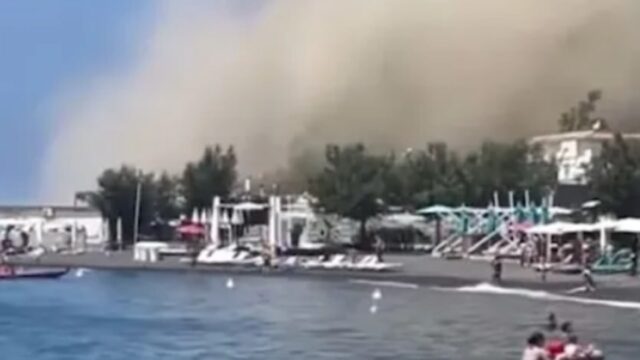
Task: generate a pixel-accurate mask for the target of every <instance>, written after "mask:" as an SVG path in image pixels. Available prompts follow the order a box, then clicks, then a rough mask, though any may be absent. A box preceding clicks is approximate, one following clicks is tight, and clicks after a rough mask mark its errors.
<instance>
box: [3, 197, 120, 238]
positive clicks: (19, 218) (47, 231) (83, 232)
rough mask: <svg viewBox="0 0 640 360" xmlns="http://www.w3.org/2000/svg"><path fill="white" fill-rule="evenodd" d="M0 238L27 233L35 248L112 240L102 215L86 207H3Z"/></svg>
mask: <svg viewBox="0 0 640 360" xmlns="http://www.w3.org/2000/svg"><path fill="white" fill-rule="evenodd" d="M0 232H1V233H0V236H2V237H3V238H5V237H13V238H15V237H16V236H15V234H14V236H11V235H12V234H10V233H16V232H24V233H26V234H27V235H28V236H29V239H30V240H29V244H30V245H32V246H44V247H54V246H55V247H56V248H60V247H63V246H73V247H78V246H82V247H84V246H101V245H103V244H104V243H105V242H106V241H107V239H108V231H107V227H106V222H105V221H104V219H103V218H102V215H101V214H100V212H98V211H97V210H95V209H92V208H90V207H85V206H77V207H73V206H2V205H0Z"/></svg>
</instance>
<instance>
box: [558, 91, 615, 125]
mask: <svg viewBox="0 0 640 360" xmlns="http://www.w3.org/2000/svg"><path fill="white" fill-rule="evenodd" d="M600 99H602V91H600V90H591V91H589V93H588V94H587V99H586V101H585V100H583V101H580V102H579V103H578V106H577V107H575V106H574V107H572V108H571V110H569V111H568V112H565V113H562V115H561V116H560V120H558V125H559V127H560V131H562V132H569V131H580V130H590V129H593V127H594V126H595V125H596V124H597V123H600V124H601V125H604V126H606V123H605V121H604V120H603V119H601V118H594V117H593V114H594V113H595V111H596V105H597V102H598V101H600Z"/></svg>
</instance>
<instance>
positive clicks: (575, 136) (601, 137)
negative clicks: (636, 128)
mask: <svg viewBox="0 0 640 360" xmlns="http://www.w3.org/2000/svg"><path fill="white" fill-rule="evenodd" d="M614 137H615V133H613V132H611V131H609V130H597V129H594V130H586V131H573V132H566V133H557V134H550V135H542V136H536V137H533V138H531V139H530V140H529V143H530V144H533V145H537V146H539V147H540V149H541V151H542V155H543V157H544V159H545V160H547V161H551V162H554V163H555V164H556V165H557V167H558V189H557V192H556V204H557V205H559V206H567V207H576V206H579V205H581V204H582V203H583V202H585V201H588V200H589V199H588V194H587V189H586V185H587V182H588V179H587V172H588V169H589V166H590V165H591V164H592V162H593V160H594V159H595V158H596V157H597V156H598V155H600V153H601V151H602V147H603V145H604V144H605V143H606V142H609V141H612V140H613V139H614ZM623 137H624V138H625V139H626V140H629V141H638V142H640V134H623Z"/></svg>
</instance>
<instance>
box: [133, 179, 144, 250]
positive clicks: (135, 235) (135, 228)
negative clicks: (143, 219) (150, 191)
mask: <svg viewBox="0 0 640 360" xmlns="http://www.w3.org/2000/svg"><path fill="white" fill-rule="evenodd" d="M141 191H142V183H140V182H138V186H137V187H136V213H135V218H134V221H133V243H134V244H137V243H138V229H139V227H140V224H139V222H140V201H141V199H140V198H141V194H140V193H141Z"/></svg>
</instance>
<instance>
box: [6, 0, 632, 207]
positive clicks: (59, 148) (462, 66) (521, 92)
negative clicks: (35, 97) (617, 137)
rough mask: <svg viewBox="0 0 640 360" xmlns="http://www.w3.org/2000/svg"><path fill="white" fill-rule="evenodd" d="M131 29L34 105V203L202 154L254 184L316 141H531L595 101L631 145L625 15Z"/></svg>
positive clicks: (444, 12) (400, 5)
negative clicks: (38, 141) (132, 168)
mask: <svg viewBox="0 0 640 360" xmlns="http://www.w3.org/2000/svg"><path fill="white" fill-rule="evenodd" d="M143 13H144V14H146V15H144V16H146V18H145V19H147V20H146V21H144V22H142V21H141V22H140V23H137V22H136V21H135V19H137V18H140V17H142V15H136V17H133V21H132V22H127V23H126V24H135V26H130V25H129V26H130V27H126V28H125V29H126V30H123V26H127V25H123V23H115V25H113V26H114V28H113V32H114V33H117V39H118V41H120V42H122V43H124V44H125V45H126V46H121V47H120V49H118V50H117V51H121V52H126V54H127V55H126V56H127V58H128V59H129V60H127V61H126V63H125V64H124V65H119V66H104V65H96V66H95V67H91V66H85V68H84V69H83V71H81V72H80V73H75V74H73V73H72V75H69V76H68V78H69V79H72V81H71V80H68V81H66V82H65V84H66V85H65V86H64V87H60V88H58V90H57V91H56V92H55V93H54V94H53V95H52V96H50V97H49V98H48V99H47V100H46V101H45V103H46V107H45V108H46V109H47V111H46V112H44V113H43V114H42V115H40V116H43V117H45V118H47V119H48V120H47V123H49V124H50V126H49V127H47V133H46V136H45V137H46V142H45V144H47V145H46V147H43V150H42V157H41V160H40V161H39V162H38V165H37V167H38V169H39V170H38V172H37V174H35V173H34V174H32V176H33V177H35V178H36V179H38V180H39V182H38V183H36V184H34V185H33V187H32V189H31V191H32V193H33V194H34V195H33V199H34V200H35V201H48V202H63V201H66V202H68V201H69V199H70V198H71V194H73V192H75V191H77V190H85V189H90V188H93V186H94V183H95V178H96V176H97V175H98V174H99V172H100V171H102V170H103V169H104V168H106V167H109V166H118V165H119V164H121V163H123V162H126V163H130V164H134V165H136V166H141V167H144V168H147V169H149V170H158V169H166V170H170V171H179V170H180V169H181V167H182V165H183V164H184V163H185V162H186V161H187V160H190V159H193V158H195V157H197V156H198V155H199V154H200V152H201V151H202V149H203V147H204V146H206V145H208V144H215V143H220V144H222V145H235V146H236V148H237V150H238V153H239V159H240V167H241V171H243V172H245V173H260V172H265V171H268V170H269V169H272V168H274V167H278V166H284V165H286V164H287V162H288V161H289V159H290V158H291V156H292V155H293V154H295V153H297V152H300V151H303V150H305V149H308V148H317V147H319V146H322V145H323V144H325V143H327V142H346V141H364V142H366V143H368V144H371V146H374V147H376V148H379V149H404V148H406V147H420V146H421V145H423V144H424V143H426V142H428V141H447V142H449V143H450V144H452V145H453V146H456V147H460V148H468V147H470V146H475V145H477V144H478V143H480V142H481V141H483V140H485V139H493V140H510V139H515V138H518V137H524V136H530V135H534V134H539V133H543V132H549V131H554V130H555V129H556V126H557V119H558V118H559V115H560V113H562V112H564V111H566V110H568V108H570V107H571V106H573V105H575V104H576V103H577V102H578V101H579V100H582V99H583V98H584V97H585V96H586V93H587V92H588V91H589V90H591V89H596V88H597V89H601V90H603V92H604V98H603V100H602V101H601V103H600V104H599V105H600V109H599V114H600V115H603V116H605V117H606V118H608V120H609V121H610V122H611V123H612V124H613V125H614V126H616V127H617V128H620V129H626V130H638V123H639V122H638V120H637V119H636V115H637V114H639V113H640V109H638V106H637V105H636V104H637V103H639V102H638V100H640V99H639V97H640V92H638V91H637V90H636V89H638V88H640V87H639V86H638V85H640V79H639V78H638V74H640V71H639V70H640V61H638V60H640V43H638V42H637V41H636V39H637V38H638V35H640V21H639V20H640V4H639V3H637V2H635V1H632V0H611V1H607V2H596V1H590V0H566V1H563V2H552V1H539V0H537V1H536V0H521V1H518V2H512V1H508V0H486V1H483V2H477V1H473V0H450V1H442V0H431V1H422V0H400V1H391V0H349V1H335V0H329V1H312V0H296V1H294V0H272V1H269V0H265V1H257V0H252V1H246V2H233V1H224V0H219V1H185V2H170V1H165V2H154V3H153V6H149V7H148V8H146V9H145V10H144V12H143ZM149 19H150V20H149ZM129 21H131V20H129ZM0 29H1V28H0ZM68 46H73V44H69V45H68ZM123 49H126V51H124V50H123ZM111 55H112V56H117V55H118V53H116V54H111ZM122 56H124V55H122ZM34 105H38V106H42V104H34ZM0 111H1V110H0Z"/></svg>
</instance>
